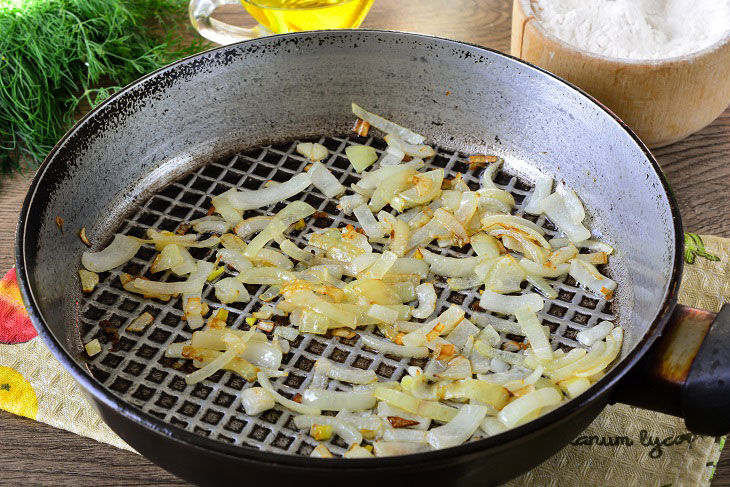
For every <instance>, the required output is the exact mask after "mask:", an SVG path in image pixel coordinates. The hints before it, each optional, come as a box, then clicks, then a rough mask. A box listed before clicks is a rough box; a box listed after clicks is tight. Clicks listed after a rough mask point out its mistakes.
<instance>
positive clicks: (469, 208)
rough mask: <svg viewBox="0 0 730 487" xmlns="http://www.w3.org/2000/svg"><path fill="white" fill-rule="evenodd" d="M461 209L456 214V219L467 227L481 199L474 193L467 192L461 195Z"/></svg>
mask: <svg viewBox="0 0 730 487" xmlns="http://www.w3.org/2000/svg"><path fill="white" fill-rule="evenodd" d="M461 195H462V196H461V201H460V202H459V207H458V208H457V209H456V211H455V212H454V217H456V219H457V220H459V221H460V222H461V224H462V225H464V226H467V225H468V224H469V221H470V220H471V218H472V217H473V216H474V213H475V212H476V211H477V208H478V206H479V197H478V196H477V194H476V193H475V192H474V191H466V192H464V193H462V194H461Z"/></svg>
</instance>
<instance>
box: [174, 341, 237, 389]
mask: <svg viewBox="0 0 730 487" xmlns="http://www.w3.org/2000/svg"><path fill="white" fill-rule="evenodd" d="M235 356H236V349H235V348H233V347H231V348H229V349H228V350H226V351H225V352H223V353H221V354H220V355H218V356H217V357H216V358H214V359H213V360H211V361H210V362H209V363H207V364H206V365H205V366H203V367H202V368H200V369H198V370H196V371H195V372H193V373H192V374H188V375H187V376H185V382H186V383H188V384H197V383H198V382H200V381H202V380H205V379H207V378H208V377H210V376H211V375H213V374H214V373H216V372H217V371H218V370H220V369H222V368H223V367H224V366H225V365H226V364H227V363H228V362H230V361H231V360H233V359H234V358H235Z"/></svg>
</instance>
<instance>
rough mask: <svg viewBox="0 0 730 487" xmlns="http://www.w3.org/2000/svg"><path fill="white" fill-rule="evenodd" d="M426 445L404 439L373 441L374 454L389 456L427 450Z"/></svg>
mask: <svg viewBox="0 0 730 487" xmlns="http://www.w3.org/2000/svg"><path fill="white" fill-rule="evenodd" d="M429 449H430V447H429V446H428V445H422V444H420V443H412V442H405V441H376V442H373V451H374V452H375V456H378V457H389V456H395V455H412V454H415V453H421V452H425V451H429Z"/></svg>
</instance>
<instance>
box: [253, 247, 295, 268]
mask: <svg viewBox="0 0 730 487" xmlns="http://www.w3.org/2000/svg"><path fill="white" fill-rule="evenodd" d="M253 261H254V262H256V263H257V264H259V265H261V264H264V265H270V266H274V267H276V268H277V269H283V270H286V271H290V270H292V269H293V268H294V264H292V261H290V260H289V259H288V258H287V257H286V256H285V255H284V254H282V253H281V252H277V251H276V250H274V249H261V250H259V251H258V253H257V254H256V256H255V257H253Z"/></svg>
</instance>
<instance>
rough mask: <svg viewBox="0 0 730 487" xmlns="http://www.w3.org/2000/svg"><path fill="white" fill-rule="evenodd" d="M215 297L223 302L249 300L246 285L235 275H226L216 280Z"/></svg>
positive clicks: (245, 301)
mask: <svg viewBox="0 0 730 487" xmlns="http://www.w3.org/2000/svg"><path fill="white" fill-rule="evenodd" d="M213 287H214V288H215V297H216V299H217V300H218V301H220V302H221V303H223V304H229V303H247V302H249V301H250V300H251V296H250V295H249V294H248V291H247V290H246V287H245V286H244V285H243V284H242V283H241V281H239V280H238V279H236V278H235V277H226V278H223V279H221V280H219V281H218V282H216V283H215V284H214V285H213Z"/></svg>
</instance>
